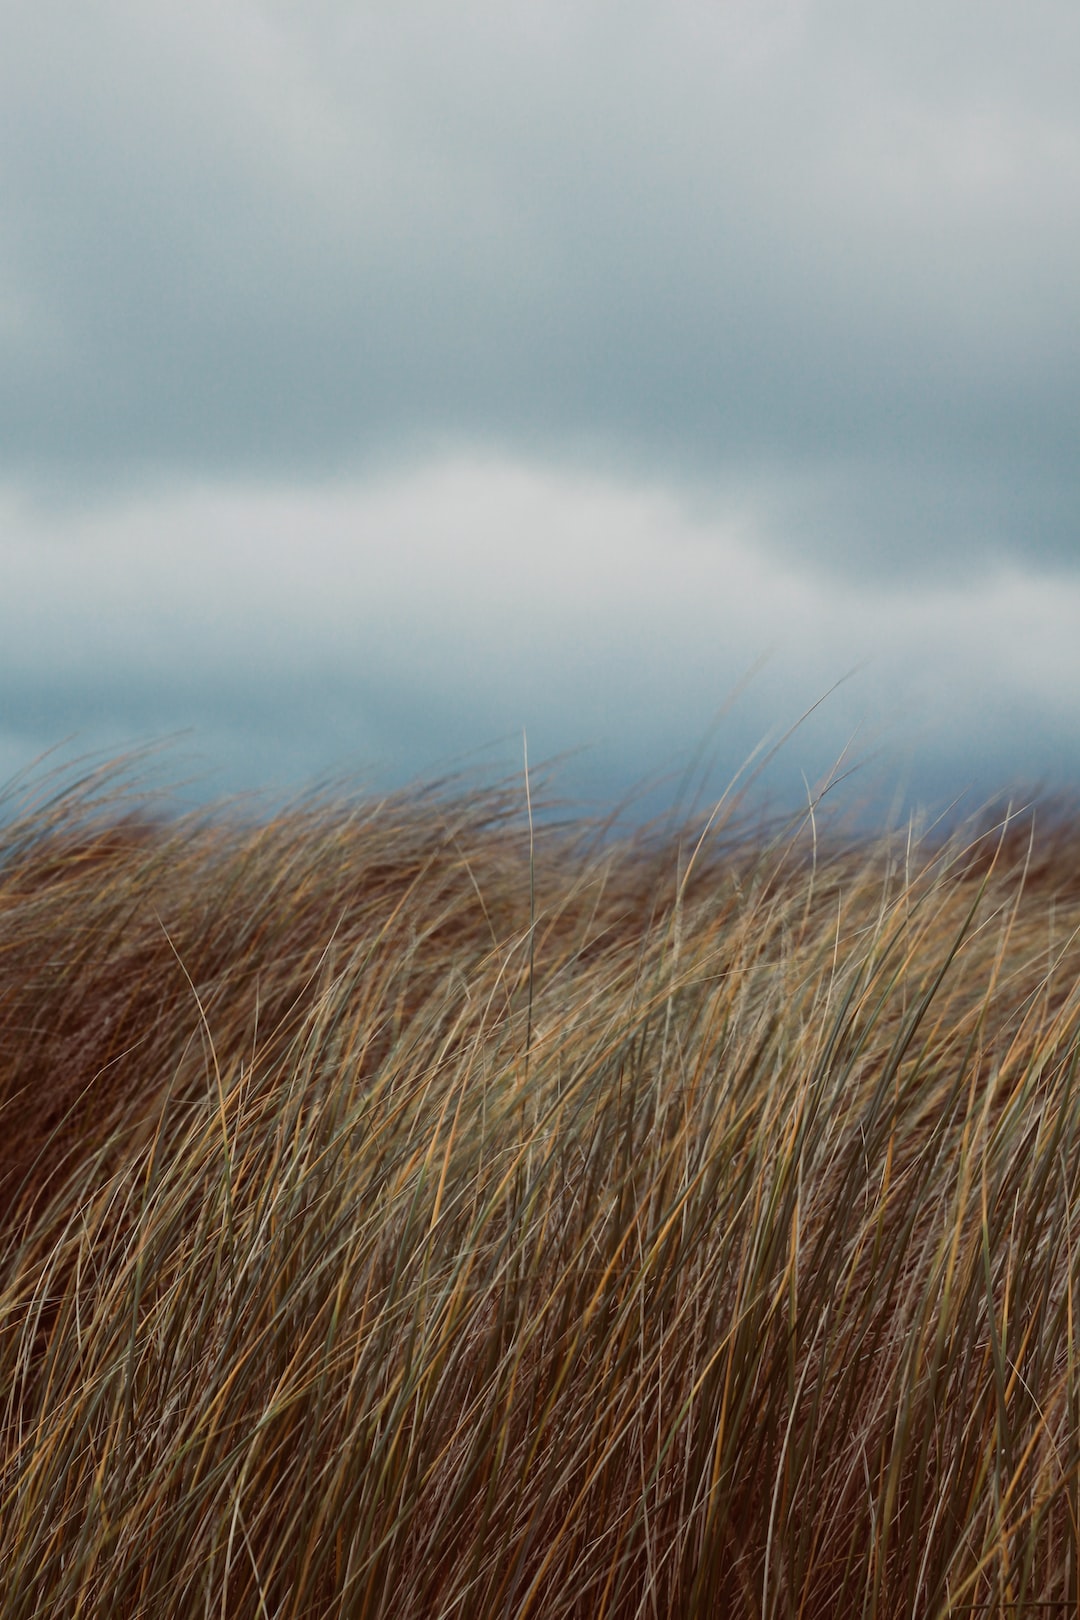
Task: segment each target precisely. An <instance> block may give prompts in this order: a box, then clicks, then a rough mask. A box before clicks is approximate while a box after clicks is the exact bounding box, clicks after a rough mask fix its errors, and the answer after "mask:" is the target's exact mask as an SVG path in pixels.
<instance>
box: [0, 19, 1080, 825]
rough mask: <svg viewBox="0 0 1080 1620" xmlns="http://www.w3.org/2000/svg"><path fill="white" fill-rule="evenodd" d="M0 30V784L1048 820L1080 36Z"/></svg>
mask: <svg viewBox="0 0 1080 1620" xmlns="http://www.w3.org/2000/svg"><path fill="white" fill-rule="evenodd" d="M2 4H3V18H4V29H3V32H4V40H5V44H4V51H3V53H2V54H0V785H2V784H3V783H4V782H6V781H8V780H9V779H10V778H12V777H13V776H15V775H16V773H18V772H21V771H23V770H25V769H26V768H27V767H28V766H33V762H35V761H38V760H40V759H41V758H42V756H45V755H47V756H48V759H49V760H50V761H52V762H55V761H58V760H59V761H64V760H67V759H71V758H74V757H76V756H85V755H91V756H93V757H104V756H107V755H110V754H115V753H119V752H122V751H124V750H127V749H130V748H132V747H137V746H143V745H146V744H152V743H157V742H161V741H165V742H166V743H167V752H166V757H167V759H168V761H169V762H170V763H169V769H170V770H172V771H174V773H175V774H176V776H177V778H178V779H179V778H181V777H183V778H184V780H186V781H188V782H189V784H190V783H192V782H194V783H196V784H197V785H196V786H195V787H194V788H191V787H190V786H189V788H188V789H187V790H186V791H194V792H196V793H197V794H203V795H205V796H213V795H216V794H220V793H224V792H232V791H235V790H245V789H256V790H261V791H263V792H265V793H268V794H271V795H273V794H281V793H285V792H293V791H296V790H298V789H302V788H303V787H304V786H305V785H307V784H311V783H315V782H317V781H323V780H326V779H328V778H331V777H332V778H335V779H347V780H348V781H350V782H355V783H356V784H358V785H359V786H361V787H363V789H364V790H365V791H367V790H371V791H383V790H385V789H386V788H388V787H393V786H399V785H402V784H403V783H405V782H408V781H413V780H417V779H424V780H428V779H431V778H432V777H434V776H436V775H440V774H442V773H444V772H446V771H448V770H452V769H455V768H459V767H466V768H469V769H477V770H482V771H484V772H488V773H490V774H495V775H502V774H504V773H506V772H510V771H513V770H515V769H518V768H520V766H521V762H522V758H523V750H524V746H525V743H524V739H527V747H528V755H529V760H530V763H531V764H534V765H537V764H540V763H542V762H544V761H546V760H551V759H553V758H555V757H556V756H559V757H560V758H561V759H562V763H561V764H560V765H559V767H558V769H557V773H556V782H557V785H558V787H559V788H560V789H561V790H563V791H564V792H566V793H567V794H568V795H570V796H572V797H575V798H576V799H578V800H580V801H582V802H583V803H584V802H588V803H589V804H591V805H594V806H610V805H612V804H614V803H615V802H616V800H618V799H619V798H621V797H622V796H623V795H624V794H626V793H628V792H630V791H631V790H632V789H634V788H636V787H640V786H641V785H642V784H644V783H646V782H647V781H653V782H654V783H655V782H656V781H658V780H660V779H663V780H665V781H667V780H671V781H674V780H675V779H676V778H677V775H678V772H679V771H680V770H681V769H682V768H683V766H685V764H686V763H687V762H688V761H689V760H690V759H691V758H692V757H693V754H694V750H695V748H697V747H698V746H699V745H704V744H705V743H706V742H707V743H708V749H709V752H708V753H707V756H706V757H707V758H708V759H710V760H711V761H712V774H711V776H710V777H709V791H712V790H713V788H714V787H715V788H720V789H722V788H723V786H724V785H726V782H727V781H728V780H729V779H730V778H731V777H732V776H734V775H735V773H736V772H737V771H738V770H739V769H740V767H741V766H742V765H743V763H744V762H745V761H746V760H747V759H748V758H749V757H751V756H752V755H753V753H754V750H755V748H758V747H759V746H762V745H764V746H765V747H766V748H767V747H768V746H769V745H770V743H771V741H772V740H775V739H779V738H782V737H785V736H786V737H787V740H786V741H784V743H783V745H782V747H781V748H780V750H779V752H778V754H777V755H776V757H775V759H774V760H773V761H772V763H771V764H770V765H769V767H768V770H767V771H766V773H765V776H764V777H763V778H762V779H761V781H760V783H759V787H760V790H761V791H762V792H767V793H769V794H770V795H771V796H772V797H773V798H774V799H776V800H779V801H781V802H783V803H790V804H791V805H793V806H794V805H797V804H798V803H800V802H805V800H806V797H807V794H808V793H811V794H812V793H813V792H814V791H815V790H816V789H817V788H818V787H819V786H820V785H821V784H822V783H824V782H825V781H826V780H828V779H829V776H830V772H831V771H832V770H833V768H834V766H835V764H836V762H837V761H839V760H842V761H843V764H842V766H841V770H842V771H846V770H847V769H848V768H849V767H852V766H854V767H856V769H855V772H854V774H853V775H852V776H851V777H848V778H846V781H845V783H843V784H841V786H840V787H839V788H838V789H837V790H836V792H838V793H841V792H846V793H849V794H851V793H856V792H857V793H862V794H864V795H867V796H869V800H871V801H872V802H873V804H874V805H876V806H878V807H879V808H881V807H884V806H886V805H888V806H890V807H891V811H890V813H892V812H893V811H895V807H896V805H897V804H898V803H901V802H902V803H903V804H905V805H907V804H911V805H919V806H925V807H929V808H930V809H931V810H937V809H940V808H943V807H944V806H945V805H947V804H948V803H950V802H952V801H953V800H954V799H955V798H957V797H958V796H960V795H966V796H967V799H968V801H970V800H971V799H972V798H973V797H974V798H975V799H978V800H982V799H989V798H992V797H996V796H1004V795H1007V794H1009V793H1012V792H1027V791H1030V789H1031V788H1032V787H1035V786H1042V787H1043V788H1049V789H1057V788H1060V789H1064V790H1066V791H1069V790H1072V789H1074V788H1075V787H1076V786H1077V785H1078V784H1080V453H1078V452H1080V99H1078V98H1077V95H1076V85H1077V83H1080V10H1078V9H1077V7H1076V6H1075V5H1074V4H1073V3H1072V0H1029V3H1028V4H1026V5H1025V6H1023V7H1019V6H1016V5H1015V4H1014V3H1012V0H1008V3H1005V0H979V3H978V4H976V3H975V0H934V3H933V4H929V3H927V0H904V3H903V4H900V3H899V0H879V3H877V4H875V5H874V6H866V5H865V4H861V3H857V0H833V3H826V0H708V3H698V0H667V3H666V4H665V5H663V6H657V5H655V4H651V3H650V4H645V3H644V0H620V3H619V4H618V5H616V4H614V3H613V0H575V3H574V4H573V5H570V4H563V3H562V0H545V3H544V4H543V5H537V4H536V3H535V0H498V3H494V0H491V3H487V0H457V3H455V4H454V5H452V6H451V5H449V4H446V3H442V4H436V3H418V0H417V3H414V0H399V3H396V4H394V5H393V6H387V5H385V4H382V3H379V4H367V3H362V0H361V3H357V0H348V3H346V0H303V4H299V3H285V0H184V3H183V4H179V3H173V0H154V3H153V4H152V5H146V4H145V3H138V4H136V3H135V0H78V3H76V0H2ZM815 705H816V707H815ZM808 711H811V712H810V713H809V715H808V718H805V719H802V718H801V717H803V716H804V715H807V712H808ZM792 727H794V728H795V729H794V731H793V733H792V734H791V735H790V736H787V734H788V733H789V732H790V731H791V728H792ZM757 757H759V758H760V757H761V756H760V755H759V756H757ZM33 768H34V769H38V770H40V769H41V766H40V765H38V766H33ZM656 791H659V792H660V793H661V794H662V793H664V792H668V793H669V795H670V793H672V792H673V791H674V789H673V788H671V789H669V788H663V787H662V788H660V789H658V790H656ZM642 802H643V803H645V802H648V803H649V804H650V805H655V804H656V802H657V801H656V798H655V791H654V796H653V798H652V799H651V800H642ZM875 813H876V812H875ZM881 813H884V809H883V808H881Z"/></svg>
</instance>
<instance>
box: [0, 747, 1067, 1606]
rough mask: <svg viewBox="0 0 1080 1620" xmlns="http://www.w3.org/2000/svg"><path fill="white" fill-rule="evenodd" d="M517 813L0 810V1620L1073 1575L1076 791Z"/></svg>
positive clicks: (124, 805)
mask: <svg viewBox="0 0 1080 1620" xmlns="http://www.w3.org/2000/svg"><path fill="white" fill-rule="evenodd" d="M525 769H526V787H527V789H528V762H527V756H526V762H525ZM533 811H534V797H533V793H532V791H531V790H530V791H529V792H528V797H527V799H526V801H525V802H524V803H523V799H522V793H521V784H520V779H519V780H518V781H517V782H516V783H511V784H509V785H508V786H506V787H505V788H493V789H490V790H484V791H471V792H466V791H455V792H446V791H443V792H439V791H434V790H433V791H431V792H427V793H414V794H411V795H399V796H396V797H391V798H388V799H385V800H383V801H381V802H378V803H375V802H371V803H363V802H362V803H355V802H352V803H349V802H345V801H342V802H340V803H338V802H335V801H332V800H330V799H327V798H324V799H320V800H312V801H310V802H307V803H302V804H299V805H297V806H295V807H294V808H292V809H291V810H289V811H287V812H282V813H281V814H279V815H277V816H275V817H273V818H270V819H267V820H264V821H262V822H257V821H255V820H253V819H248V820H245V819H243V818H242V817H241V816H240V815H239V814H238V813H236V812H228V811H221V812H220V813H217V814H203V815H201V816H197V817H188V818H186V819H169V818H168V817H166V816H162V815H161V814H151V813H150V811H149V810H148V809H146V808H145V807H143V808H141V809H140V807H139V804H138V801H137V800H135V799H132V798H131V797H130V796H128V797H125V795H124V792H123V791H122V790H121V789H119V788H117V787H115V785H113V786H110V782H109V780H108V778H101V777H96V776H95V777H92V778H87V780H85V781H84V782H83V783H81V784H79V785H78V786H77V787H75V788H73V789H70V790H68V791H67V792H60V793H53V794H51V795H50V796H48V797H46V798H44V799H43V800H41V801H39V802H37V803H33V804H30V805H29V806H28V807H26V808H25V810H24V811H23V812H19V811H18V810H15V811H11V810H10V807H9V814H8V817H7V820H6V822H5V824H4V826H3V829H2V830H0V1110H2V1112H0V1127H2V1129H0V1594H2V1595H0V1614H2V1615H3V1616H4V1617H5V1620H7V1617H11V1620H15V1617H21V1616H26V1617H27V1620H30V1617H33V1616H41V1615H57V1616H60V1615H65V1616H66V1615H71V1616H76V1615H77V1616H79V1617H80V1620H91V1617H101V1620H105V1617H110V1620H116V1617H136V1616H140V1617H142V1616H146V1617H151V1616H173V1615H181V1614H182V1615H200V1616H207V1617H211V1616H229V1617H241V1616H249V1615H250V1616H252V1617H253V1620H254V1617H262V1620H271V1617H272V1620H301V1617H304V1620H308V1617H322V1616H327V1617H329V1616H342V1617H345V1616H348V1617H353V1616H355V1617H358V1620H359V1617H364V1620H367V1617H371V1620H374V1617H377V1616H387V1617H390V1616H392V1617H394V1620H409V1617H416V1620H434V1617H442V1616H445V1617H447V1620H449V1617H452V1616H453V1617H457V1616H460V1617H474V1616H479V1617H487V1616H492V1617H495V1616H499V1617H502V1616H507V1617H514V1620H529V1617H538V1620H539V1617H542V1620H564V1617H565V1620H571V1617H581V1620H585V1617H588V1620H598V1617H610V1620H646V1617H654V1620H660V1617H668V1616H676V1617H683V1616H685V1617H691V1616H698V1617H702V1620H704V1617H706V1616H715V1615H725V1616H732V1617H736V1620H738V1617H747V1620H749V1617H755V1620H757V1617H766V1616H768V1617H773V1616H776V1617H789V1616H790V1617H795V1616H799V1617H803V1620H815V1617H826V1616H839V1615H843V1616H849V1615H851V1616H856V1615H865V1616H873V1617H875V1620H893V1617H896V1620H900V1617H915V1616H918V1617H924V1616H941V1617H945V1616H952V1615H956V1616H959V1615H970V1614H986V1615H1003V1616H1004V1615H1017V1614H1043V1615H1051V1614H1055V1613H1060V1614H1075V1613H1076V1612H1077V1608H1078V1605H1080V1520H1078V1515H1080V1488H1078V1487H1080V1346H1078V1336H1080V1320H1078V1315H1080V1092H1078V1086H1077V1065H1078V1053H1080V1036H1078V1032H1080V989H1078V984H1080V937H1078V930H1080V881H1078V878H1077V873H1078V871H1080V866H1078V864H1077V853H1078V843H1080V834H1078V833H1077V831H1076V826H1075V824H1074V823H1073V822H1072V821H1070V820H1069V819H1068V817H1066V816H1064V815H1061V816H1058V817H1057V818H1056V819H1055V818H1054V817H1052V816H1051V817H1047V818H1043V817H1042V812H1041V811H1040V813H1039V815H1038V816H1035V815H1034V814H1033V813H1031V812H1029V813H1027V814H1025V815H1023V816H1016V817H1009V816H1006V817H1002V818H998V819H996V820H994V819H984V821H983V822H981V823H979V824H973V825H972V826H970V827H968V828H967V829H963V830H961V831H959V832H957V833H955V834H953V835H952V836H951V837H950V838H949V839H947V840H938V841H937V842H932V841H930V840H929V839H923V840H920V839H919V838H917V837H916V836H915V835H914V833H912V832H904V833H902V834H900V835H896V836H889V837H882V838H880V839H878V840H877V841H865V840H863V841H859V840H854V839H849V840H846V841H845V840H844V839H842V838H841V837H839V835H837V834H836V833H834V832H830V831H829V829H828V828H826V827H823V826H822V825H821V822H820V817H815V816H814V815H813V812H812V811H811V813H810V814H809V815H808V816H807V818H806V820H805V823H804V824H801V825H798V826H784V827H775V826H774V827H769V826H764V825H760V824H759V825H757V826H756V827H754V828H752V829H748V827H747V826H745V825H743V824H742V823H740V821H739V819H738V814H737V809H736V807H735V806H725V807H724V809H723V810H722V811H721V812H720V813H718V814H715V815H714V817H713V818H712V819H711V820H710V823H709V825H708V826H707V828H705V829H704V830H703V824H698V825H694V824H693V823H692V822H691V821H687V822H686V823H685V824H684V825H682V826H680V827H676V828H673V829H672V830H671V831H670V833H669V834H666V835H664V836H663V837H661V836H660V835H658V834H655V833H654V834H650V833H648V832H645V833H642V834H640V835H637V836H635V837H627V838H625V839H623V840H622V841H618V840H614V839H604V838H601V837H599V836H598V834H597V829H596V828H594V827H591V826H590V825H588V824H586V823H584V822H581V823H577V822H573V821H566V822H557V821H552V820H550V819H549V820H535V821H534V815H533ZM1043 819H1045V820H1046V825H1045V826H1043V824H1042V823H1043ZM688 852H689V855H688Z"/></svg>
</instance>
